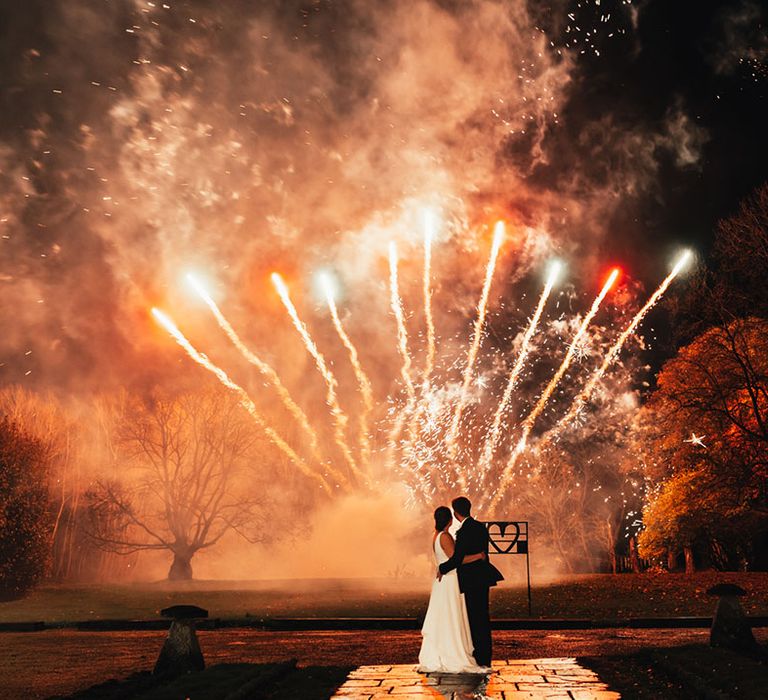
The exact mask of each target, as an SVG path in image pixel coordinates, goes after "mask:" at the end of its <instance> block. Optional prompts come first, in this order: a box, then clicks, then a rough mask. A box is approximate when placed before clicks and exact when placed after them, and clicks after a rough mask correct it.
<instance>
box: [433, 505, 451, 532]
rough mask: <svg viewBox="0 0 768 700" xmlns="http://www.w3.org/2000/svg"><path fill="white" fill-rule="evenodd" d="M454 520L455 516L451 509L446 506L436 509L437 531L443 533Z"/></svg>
mask: <svg viewBox="0 0 768 700" xmlns="http://www.w3.org/2000/svg"><path fill="white" fill-rule="evenodd" d="M451 520H453V514H452V513H451V509H450V508H448V507H446V506H439V507H438V508H436V509H435V530H437V531H438V532H441V531H442V530H445V528H446V527H447V526H448V525H450V524H451Z"/></svg>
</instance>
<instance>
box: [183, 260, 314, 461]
mask: <svg viewBox="0 0 768 700" xmlns="http://www.w3.org/2000/svg"><path fill="white" fill-rule="evenodd" d="M187 281H188V282H189V284H190V285H191V287H192V289H194V290H195V292H196V293H197V294H198V296H199V297H200V298H201V299H202V300H203V301H204V302H205V303H206V304H207V305H208V308H209V309H210V310H211V313H213V316H214V318H215V319H216V322H217V323H218V324H219V326H220V327H221V329H222V330H223V331H224V333H225V334H226V335H227V337H228V338H229V339H230V340H231V341H232V344H233V345H234V346H235V347H236V348H237V349H238V350H239V351H240V354H241V355H242V356H243V357H244V358H245V359H246V360H247V361H248V362H250V363H251V364H252V365H254V366H255V367H256V368H257V369H258V370H259V372H261V373H262V374H263V375H264V376H265V377H266V378H267V379H268V380H269V381H270V382H272V385H273V386H274V387H275V390H276V391H277V394H278V396H279V397H280V400H281V401H282V402H283V405H284V406H285V407H286V408H287V409H288V411H289V412H290V414H291V415H292V416H293V417H294V418H295V419H296V421H297V422H298V423H299V425H300V426H301V427H302V429H303V430H304V432H306V434H307V436H308V437H309V440H310V447H311V449H312V452H313V453H314V454H315V455H317V452H318V442H317V433H316V432H315V430H314V429H313V428H312V426H311V424H310V422H309V419H308V418H307V415H306V414H305V413H304V411H302V410H301V408H300V407H299V406H298V404H297V403H296V402H295V401H294V400H293V398H292V397H291V394H290V393H289V391H288V389H286V388H285V386H284V384H283V382H282V381H281V380H280V377H279V375H278V374H277V372H276V371H275V370H274V369H273V368H272V367H271V366H270V365H269V364H268V363H266V362H264V360H262V359H261V358H260V357H259V356H258V355H256V354H255V353H254V352H253V351H251V349H250V348H248V346H247V345H246V344H245V343H244V342H243V341H242V339H241V338H240V336H239V335H238V334H237V332H236V331H235V329H234V328H233V327H232V325H231V324H230V323H229V321H228V320H227V318H226V317H225V316H224V314H223V313H222V312H221V309H219V307H218V305H217V304H216V302H215V301H214V300H213V299H212V298H211V297H210V295H209V294H208V292H207V291H206V290H205V287H203V285H202V284H201V283H200V281H199V280H198V279H197V278H196V277H195V276H194V275H193V274H191V273H190V274H187Z"/></svg>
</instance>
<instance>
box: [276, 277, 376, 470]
mask: <svg viewBox="0 0 768 700" xmlns="http://www.w3.org/2000/svg"><path fill="white" fill-rule="evenodd" d="M272 284H273V285H274V287H275V289H276V290H277V293H278V295H279V296H280V300H281V301H282V302H283V306H285V308H286V311H288V315H289V316H290V317H291V320H292V321H293V325H294V326H295V327H296V330H297V331H298V332H299V335H300V336H301V339H302V340H303V341H304V345H305V346H306V348H307V351H308V352H309V354H310V355H311V356H312V358H313V359H314V361H315V366H316V367H317V369H318V371H319V372H320V374H321V375H322V377H323V379H324V380H325V385H326V387H327V393H326V403H327V404H328V407H329V408H330V409H331V413H332V414H333V417H334V440H335V442H336V444H337V445H338V447H339V449H340V450H341V453H342V454H343V455H344V459H345V460H346V462H347V464H348V465H349V468H350V470H351V471H352V473H354V474H355V475H356V476H357V477H358V478H359V479H361V480H362V481H363V482H365V481H366V477H365V475H364V474H363V473H362V472H361V471H360V469H359V468H358V466H357V464H356V463H355V460H354V458H353V456H352V451H351V450H350V449H349V445H348V444H347V439H346V434H345V433H346V427H347V416H346V415H345V413H344V411H342V410H341V406H340V405H339V400H338V397H337V395H336V386H337V382H336V377H334V376H333V372H331V370H330V369H329V368H328V365H327V364H326V362H325V358H324V357H323V355H322V354H321V353H320V351H319V350H318V348H317V345H316V344H315V341H314V340H312V336H311V335H310V334H309V330H308V329H307V326H306V325H305V323H304V322H303V321H302V320H301V319H300V318H299V314H298V312H297V311H296V307H295V306H294V305H293V302H292V301H291V297H290V294H289V293H288V287H286V285H285V282H284V281H283V278H282V277H280V275H279V274H277V272H273V273H272Z"/></svg>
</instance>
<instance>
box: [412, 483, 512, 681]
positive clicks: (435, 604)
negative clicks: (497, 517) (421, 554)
mask: <svg viewBox="0 0 768 700" xmlns="http://www.w3.org/2000/svg"><path fill="white" fill-rule="evenodd" d="M451 506H452V507H453V515H452V514H451V510H450V508H447V507H446V506H440V507H439V508H437V509H436V510H435V534H434V538H433V540H432V551H433V552H434V555H435V560H436V562H437V565H438V569H437V575H436V578H435V582H434V583H433V584H432V594H431V595H430V598H429V607H428V608H427V614H426V616H425V618H424V626H423V627H422V630H421V633H422V636H423V640H422V643H421V651H420V652H419V670H420V671H421V672H423V673H432V672H435V671H441V672H443V673H487V672H489V671H490V670H491V669H490V666H491V619H490V614H489V610H488V593H489V590H490V588H491V586H495V585H496V584H497V583H498V582H499V581H501V580H503V578H504V577H503V576H502V575H501V572H499V570H498V569H497V568H496V567H495V566H493V565H492V564H491V563H490V562H489V561H488V530H487V529H486V527H485V525H483V524H482V523H479V522H478V521H477V520H475V519H474V518H473V517H472V516H471V515H470V510H471V508H472V504H471V503H470V502H469V499H468V498H464V497H463V496H461V497H459V498H455V499H454V500H453V502H452V503H451ZM454 515H455V517H456V520H458V521H459V522H460V523H461V527H460V528H459V529H458V531H457V532H456V541H455V542H454V540H453V537H451V535H450V533H449V532H448V531H449V529H450V526H451V523H452V521H453V516H454Z"/></svg>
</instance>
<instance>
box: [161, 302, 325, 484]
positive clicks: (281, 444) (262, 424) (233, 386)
mask: <svg viewBox="0 0 768 700" xmlns="http://www.w3.org/2000/svg"><path fill="white" fill-rule="evenodd" d="M152 315H153V316H154V317H155V320H156V321H157V322H158V323H159V324H160V325H161V326H162V327H163V328H165V330H166V331H168V333H170V335H171V336H172V337H173V339H174V340H175V341H176V342H177V343H178V344H179V345H180V346H181V347H182V348H183V349H184V350H185V351H186V352H187V354H188V355H189V356H190V357H191V358H192V359H193V360H194V361H195V362H197V363H198V364H199V365H202V366H203V367H205V369H207V370H208V371H209V372H211V373H212V374H213V375H214V376H215V377H216V378H217V379H218V380H219V381H220V382H221V383H222V384H223V385H224V386H225V387H227V388H228V389H230V390H231V391H233V392H234V393H235V394H236V395H237V398H238V399H239V400H240V404H241V405H242V406H243V408H245V410H246V411H248V413H249V415H250V416H251V418H253V420H254V421H255V422H256V424H257V425H258V426H259V428H261V429H262V430H263V431H264V432H265V433H266V435H267V437H268V438H269V439H270V440H271V441H272V442H273V443H274V444H275V446H276V447H277V448H278V449H280V450H281V451H282V452H283V453H284V454H285V455H286V456H287V457H288V458H289V459H290V460H291V462H293V463H294V464H295V465H296V466H297V467H298V468H299V469H300V470H301V472H302V473H303V474H305V475H307V476H308V477H310V478H312V479H314V480H315V481H317V482H318V483H319V484H320V485H321V486H322V487H323V488H324V489H325V490H326V491H328V492H329V493H330V492H331V487H330V485H329V484H328V482H327V481H326V480H325V479H324V478H323V476H322V475H321V474H318V473H317V471H315V470H314V469H310V468H309V467H308V466H307V464H306V462H304V460H303V459H302V458H301V457H299V455H298V454H296V452H295V451H294V450H293V448H292V447H291V446H290V445H289V444H288V443H287V442H286V441H285V440H283V438H281V437H280V435H278V434H277V432H275V430H274V429H273V428H272V427H271V426H269V425H268V424H267V423H266V421H265V420H264V418H263V417H262V416H261V414H260V413H259V410H258V408H257V407H256V404H255V403H254V402H253V399H251V397H250V396H248V392H246V391H245V389H243V387H241V386H240V385H239V384H237V383H236V382H234V381H233V380H232V379H230V377H229V375H228V374H227V373H226V372H225V371H224V370H223V369H221V367H219V366H217V365H215V364H214V363H213V362H211V361H210V360H209V359H208V357H207V356H206V355H204V354H202V353H200V352H198V351H197V350H196V349H195V347H194V346H193V345H192V343H190V342H189V340H187V338H186V337H185V336H184V334H183V333H182V332H181V331H180V330H179V329H178V327H177V326H176V324H175V323H174V322H173V321H172V320H171V319H170V318H169V317H168V316H166V315H165V314H164V313H163V312H162V311H160V309H157V308H153V309H152Z"/></svg>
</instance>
